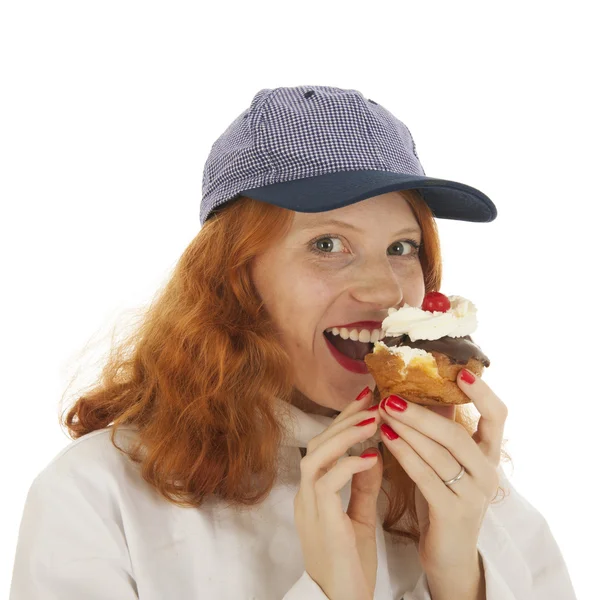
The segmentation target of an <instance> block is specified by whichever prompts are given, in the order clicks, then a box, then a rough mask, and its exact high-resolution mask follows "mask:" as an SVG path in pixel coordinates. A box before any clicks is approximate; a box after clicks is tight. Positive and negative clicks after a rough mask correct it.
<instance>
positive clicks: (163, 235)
mask: <svg viewBox="0 0 600 600" xmlns="http://www.w3.org/2000/svg"><path fill="white" fill-rule="evenodd" d="M415 5H416V3H414V2H410V3H408V2H398V1H396V2H393V3H389V4H387V3H375V4H373V5H367V4H365V3H362V4H346V3H344V4H339V5H337V4H334V3H333V2H330V3H326V2H312V1H308V2H303V3H301V4H297V5H292V4H286V3H281V2H277V3H272V4H270V3H265V2H260V1H259V2H248V3H239V5H237V6H236V5H235V4H232V3H223V4H222V5H221V7H220V8H219V7H217V6H216V5H215V4H214V3H213V6H211V7H207V6H205V5H204V6H203V5H202V4H201V3H199V2H198V3H192V2H176V1H169V2H162V3H159V2H131V1H127V0H119V1H118V2H115V1H114V0H111V1H108V0H105V1H104V2H102V3H100V2H96V3H92V2H75V1H70V2H67V1H64V0H56V1H54V2H30V1H29V2H28V1H25V0H21V1H20V2H10V1H9V2H5V3H3V4H2V8H1V9H0V56H1V63H0V86H1V88H2V89H1V93H0V198H1V203H0V206H1V210H2V212H1V217H0V227H1V236H0V244H1V247H0V250H1V251H0V256H1V259H0V260H1V261H2V263H1V272H2V279H3V285H2V289H3V293H2V296H1V297H0V304H1V309H2V310H1V315H2V340H3V344H2V345H1V349H0V352H1V356H0V358H1V363H0V364H1V369H2V391H1V394H2V403H3V406H4V415H3V416H4V423H3V435H2V438H1V442H2V448H1V456H2V462H3V465H2V471H3V480H4V481H3V485H2V500H3V507H4V508H3V511H2V522H1V524H0V527H1V529H2V531H3V535H2V536H0V565H1V566H0V589H6V590H8V588H9V586H10V578H11V574H12V564H13V559H14V551H15V547H16V542H17V534H18V528H19V523H20V518H21V512H22V509H23V504H24V501H25V497H26V494H27V491H28V489H29V486H30V484H31V482H32V480H33V478H34V477H35V476H36V475H37V474H38V473H39V472H40V471H41V470H42V469H43V468H44V467H45V466H46V465H47V464H48V462H49V461H50V460H51V459H52V458H53V457H54V456H55V455H56V453H58V452H59V451H60V450H61V449H62V448H63V447H64V446H65V445H67V444H68V443H69V442H70V439H69V438H68V437H67V436H66V434H65V433H63V432H62V430H61V429H60V427H59V425H58V409H59V401H60V399H61V397H62V395H63V393H64V392H65V390H66V389H67V387H68V386H69V385H74V388H71V389H70V392H71V393H74V392H75V391H76V388H77V387H78V385H84V384H87V383H88V382H89V377H90V375H89V369H92V376H93V375H94V374H95V373H97V372H98V369H99V365H96V367H94V361H95V360H97V359H98V358H99V357H100V356H101V355H102V354H103V353H104V352H105V351H106V350H107V349H108V343H109V341H110V337H109V336H110V332H111V330H112V328H113V327H114V326H115V325H116V324H119V323H121V324H123V323H125V324H126V323H127V318H128V316H129V314H130V313H131V312H132V311H133V310H135V309H136V308H138V307H139V306H142V305H144V304H146V303H147V302H148V301H149V300H150V298H151V296H152V294H153V293H154V292H155V291H156V289H157V288H158V287H159V286H160V285H162V284H163V283H164V281H165V280H166V278H167V277H168V275H169V274H170V270H171V269H172V268H173V266H174V265H175V263H176V262H177V260H178V258H179V256H180V255H181V253H182V251H183V250H184V248H185V247H186V246H187V245H188V244H189V242H190V241H191V240H192V238H193V237H194V236H195V235H196V233H197V232H198V230H199V227H200V224H199V217H198V213H199V202H200V197H201V179H202V169H203V166H204V161H205V160H206V158H207V156H208V152H209V150H210V147H211V145H212V143H213V142H214V141H215V140H216V138H217V137H218V136H219V135H220V134H221V133H222V132H223V131H224V130H225V128H226V127H227V126H228V125H229V123H230V122H231V121H232V120H233V119H234V118H235V117H236V116H237V115H239V114H240V113H241V112H242V111H243V110H244V109H245V108H246V107H247V106H249V104H250V101H251V100H252V97H253V96H254V94H255V93H256V92H258V91H259V90H260V89H263V88H275V87H280V86H296V85H331V86H335V87H341V88H352V89H358V90H359V91H361V92H362V93H363V94H364V95H365V96H366V97H368V98H371V99H373V100H374V101H376V102H378V103H380V104H382V105H383V106H385V107H386V108H387V109H388V110H390V111H391V112H392V113H394V114H395V115H396V116H397V117H398V118H399V119H401V120H402V121H403V122H405V123H406V125H407V126H408V127H409V129H410V130H411V132H412V134H413V136H414V139H415V142H416V146H417V151H418V153H419V157H420V159H421V162H422V164H423V166H424V169H425V173H426V174H427V175H429V176H433V177H440V178H445V179H452V180H455V181H460V182H463V183H467V184H469V185H472V186H474V187H476V188H478V189H480V190H481V191H483V192H484V193H485V194H487V195H488V196H489V197H490V198H491V199H492V200H493V201H494V202H495V204H496V206H497V208H498V217H497V219H496V220H495V221H494V222H493V223H463V222H453V221H447V220H438V224H439V228H440V232H441V236H442V249H443V256H444V278H443V285H442V289H441V291H442V292H444V293H446V294H447V295H450V294H459V295H462V296H465V297H467V298H469V299H471V300H472V301H473V302H474V303H475V304H476V306H477V308H478V318H479V329H478V330H477V332H476V338H475V336H474V338H475V339H476V341H477V342H478V343H479V345H480V346H481V347H482V348H483V349H484V351H485V352H486V354H487V355H488V356H489V357H490V359H491V361H492V364H491V367H490V368H489V369H488V370H487V371H486V373H485V375H484V379H485V380H486V381H487V382H488V383H489V384H490V385H491V387H492V388H493V389H494V390H495V391H496V392H497V393H498V395H499V396H500V397H501V398H502V399H503V400H504V402H505V403H506V404H507V405H508V408H509V411H510V415H509V418H508V422H507V424H506V430H505V435H506V437H507V438H508V439H509V443H508V446H507V449H508V451H509V453H510V454H511V456H512V457H513V459H514V463H515V470H514V472H512V471H511V470H510V467H509V466H508V465H507V466H505V468H506V469H508V474H509V475H510V476H511V479H512V481H513V483H514V485H515V487H516V488H517V489H518V491H519V492H520V493H521V494H522V495H524V496H525V497H526V498H527V499H528V500H529V501H530V502H531V503H532V504H533V505H534V506H535V507H536V508H538V510H540V511H541V512H542V514H543V515H544V516H545V517H546V519H547V520H548V522H549V524H550V526H551V529H552V531H553V533H554V536H555V537H556V539H557V541H558V543H559V545H560V547H561V549H562V552H563V554H564V556H565V560H566V562H567V565H568V567H569V570H570V573H571V576H572V579H573V583H574V586H575V590H576V592H577V594H578V598H579V599H580V600H586V599H592V598H597V597H598V596H597V593H598V592H597V586H596V584H595V583H594V577H595V574H596V571H597V564H596V563H597V558H598V550H597V544H596V541H597V539H598V538H599V537H600V527H599V520H598V516H597V514H598V513H597V496H596V495H595V491H596V490H597V481H596V477H597V475H598V472H599V469H598V466H597V460H598V453H597V450H596V448H597V439H598V438H597V435H598V434H597V422H598V418H599V417H600V410H599V408H598V406H599V404H598V401H599V399H600V398H599V393H598V388H597V386H596V382H597V371H596V369H597V366H596V357H595V355H594V352H595V351H596V350H597V341H596V338H597V336H598V333H599V328H598V324H597V305H598V302H597V299H598V296H597V295H596V294H595V291H594V290H597V281H596V277H597V273H598V268H597V264H598V258H599V256H598V245H597V244H598V239H597V238H598V229H597V228H598V216H599V211H598V204H597V203H598V197H599V192H598V189H597V187H596V185H595V180H594V175H595V174H596V172H597V169H598V159H599V154H598V150H597V147H598V136H599V134H600V127H599V122H598V121H599V119H598V108H597V107H598V106H599V105H600V99H599V97H598V92H597V90H598V86H597V79H598V75H597V73H598V63H597V57H598V56H599V52H600V48H599V47H598V43H597V41H596V40H597V39H598V36H597V32H596V21H595V20H594V19H593V18H592V14H591V6H592V3H591V2H573V1H571V2H569V3H567V2H564V3H546V2H525V1H523V0H520V1H519V2H515V1H511V2H503V3H501V4H500V3H496V4H493V5H491V4H490V5H484V4H483V3H480V2H456V1H455V2H448V3H442V2H439V3H431V2H427V3H420V4H419V5H418V6H415ZM594 73H596V74H595V75H594ZM88 344H89V345H88ZM86 345H88V347H87V351H86V353H85V355H84V357H83V358H82V359H81V360H78V357H79V354H80V353H81V352H82V351H83V349H84V347H86ZM86 369H88V371H86ZM79 372H81V373H83V375H82V377H83V376H85V377H86V378H85V379H81V380H79V381H78V382H76V383H75V384H71V379H72V378H73V377H74V376H77V374H78V373H79ZM592 555H595V558H594V557H593V556H592ZM0 594H1V592H0Z"/></svg>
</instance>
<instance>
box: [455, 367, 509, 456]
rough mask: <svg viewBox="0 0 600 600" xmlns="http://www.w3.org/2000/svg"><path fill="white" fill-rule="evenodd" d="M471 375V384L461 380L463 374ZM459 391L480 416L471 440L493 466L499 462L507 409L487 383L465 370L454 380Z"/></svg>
mask: <svg viewBox="0 0 600 600" xmlns="http://www.w3.org/2000/svg"><path fill="white" fill-rule="evenodd" d="M465 371H466V372H467V373H468V374H470V375H471V377H470V380H474V381H473V383H467V381H465V380H464V379H463V378H462V374H463V372H465ZM456 382H457V384H458V386H459V387H460V389H461V390H462V391H463V392H464V393H465V394H466V395H467V396H468V397H469V398H470V399H471V400H472V401H473V404H474V405H475V408H477V410H478V411H479V413H480V414H481V418H480V419H479V423H478V424H477V431H476V432H475V433H474V434H473V440H474V441H475V443H476V444H477V445H478V446H479V447H480V449H481V451H482V452H483V453H484V455H485V456H487V457H488V459H490V460H491V461H492V463H493V464H494V465H497V464H498V463H499V462H500V454H501V447H502V439H503V436H504V424H505V422H506V418H507V416H508V407H507V406H506V404H504V402H502V400H500V398H499V397H498V396H497V395H496V394H495V393H494V392H493V391H492V390H491V388H490V387H489V386H488V384H487V383H485V382H484V381H483V380H482V379H480V378H479V377H477V376H476V375H475V374H473V373H471V371H469V370H467V369H463V370H462V371H461V372H460V375H459V377H458V379H457V380H456Z"/></svg>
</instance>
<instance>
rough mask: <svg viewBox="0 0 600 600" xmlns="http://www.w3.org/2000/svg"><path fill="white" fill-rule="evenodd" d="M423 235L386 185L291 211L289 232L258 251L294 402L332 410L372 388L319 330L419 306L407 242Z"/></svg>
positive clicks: (257, 276) (419, 281)
mask: <svg viewBox="0 0 600 600" xmlns="http://www.w3.org/2000/svg"><path fill="white" fill-rule="evenodd" d="M329 219H337V220H340V221H343V222H344V223H345V224H346V226H341V225H331V224H326V223H325V222H326V221H328V220H329ZM351 226H354V227H355V228H356V230H354V229H352V228H351ZM405 229H406V231H404V232H402V233H399V232H400V231H401V230H405ZM421 241H422V236H421V231H420V229H419V225H418V222H417V220H416V218H415V216H414V215H413V213H412V210H411V208H410V205H409V204H408V203H407V202H406V200H405V199H404V198H403V197H402V195H401V193H400V192H389V193H386V194H382V195H380V196H374V197H372V198H368V199H366V200H363V201H360V202H356V203H355V204H352V205H350V206H344V207H342V208H339V209H335V210H331V211H327V212H320V213H302V212H295V213H294V222H293V225H292V228H291V230H290V231H289V233H288V234H287V236H286V237H285V238H284V239H283V240H282V241H280V242H278V243H277V244H275V245H274V246H272V247H271V248H269V250H268V251H267V252H265V253H264V254H263V255H261V256H258V257H256V258H255V260H254V262H253V265H252V278H253V282H254V284H255V286H256V288H257V290H258V292H259V294H260V297H261V298H262V300H263V301H264V304H265V308H266V310H267V311H268V313H269V314H270V315H271V318H272V319H273V320H274V322H275V324H276V326H277V327H278V330H279V332H280V335H281V342H282V344H283V346H284V348H285V350H286V351H287V353H288V355H289V356H290V358H291V361H292V363H293V365H294V367H295V382H294V387H295V390H296V392H295V398H294V400H293V403H294V404H295V405H296V406H298V407H299V408H301V409H302V410H306V411H308V412H314V413H317V414H324V415H328V416H333V415H334V414H336V413H337V411H341V410H343V408H344V407H345V406H346V405H348V403H349V402H352V401H354V399H355V398H356V396H357V395H358V393H359V392H360V391H361V390H362V389H363V388H364V387H365V386H366V385H368V386H370V387H371V389H373V387H374V385H375V381H374V380H373V377H372V376H371V374H370V373H366V374H362V373H354V372H351V371H349V370H347V369H346V368H344V367H343V366H342V365H341V364H339V362H338V361H337V360H336V359H335V358H334V356H333V355H332V353H331V351H330V350H329V348H328V346H327V343H326V339H325V336H324V335H323V332H324V331H325V329H328V328H330V327H333V326H337V325H344V324H347V323H354V322H357V321H377V322H379V323H381V322H382V321H383V319H385V318H386V317H387V315H388V313H387V309H388V308H390V307H394V308H400V307H401V306H403V305H404V304H410V305H411V306H421V303H422V301H423V298H424V296H425V285H424V281H423V270H422V268H421V263H420V261H419V258H418V251H417V248H415V247H414V246H413V245H411V242H414V243H416V244H420V243H421ZM311 250H312V251H311ZM368 329H369V330H372V329H375V327H369V328H368ZM359 330H360V328H359Z"/></svg>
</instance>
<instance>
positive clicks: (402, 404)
mask: <svg viewBox="0 0 600 600" xmlns="http://www.w3.org/2000/svg"><path fill="white" fill-rule="evenodd" d="M385 400H386V402H385V406H386V408H387V407H388V406H389V407H390V408H392V409H394V410H399V411H401V412H403V411H405V410H406V409H407V408H408V404H406V400H403V399H402V398H400V396H395V395H394V394H392V395H391V396H388V397H387V398H386V399H385Z"/></svg>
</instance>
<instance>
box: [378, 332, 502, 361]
mask: <svg viewBox="0 0 600 600" xmlns="http://www.w3.org/2000/svg"><path fill="white" fill-rule="evenodd" d="M381 341H382V342H383V343H384V344H385V345H386V346H409V347H410V348H420V349H421V350H425V351H426V352H432V351H433V352H440V353H441V354H445V355H446V356H447V357H448V358H449V359H450V362H452V363H454V364H461V365H466V364H467V363H468V362H469V359H470V358H475V359H476V360H479V361H481V362H482V363H483V366H484V367H489V366H490V359H489V358H488V357H487V356H486V355H485V354H484V353H483V351H482V350H481V348H480V347H479V346H478V345H477V344H475V343H474V342H473V340H472V339H471V336H470V335H466V336H464V337H457V338H453V337H450V336H447V335H445V336H444V337H441V338H440V339H439V340H415V341H414V342H413V341H411V339H410V337H409V336H408V334H404V335H399V336H396V337H386V338H383V340H381Z"/></svg>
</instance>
